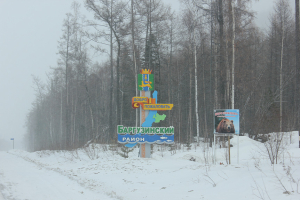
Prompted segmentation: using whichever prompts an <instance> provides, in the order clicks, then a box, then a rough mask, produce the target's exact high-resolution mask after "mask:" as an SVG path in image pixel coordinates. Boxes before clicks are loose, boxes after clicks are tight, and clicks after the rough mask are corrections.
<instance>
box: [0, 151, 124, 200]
mask: <svg viewBox="0 0 300 200" xmlns="http://www.w3.org/2000/svg"><path fill="white" fill-rule="evenodd" d="M1 159H2V161H4V162H2V163H3V164H2V163H1V166H0V170H1V171H2V172H3V173H2V178H1V179H2V180H1V183H2V184H3V187H4V191H3V195H4V197H6V198H9V199H14V200H18V199H22V200H23V199H30V200H34V199H38V200H40V199H45V200H46V199H49V200H50V199H51V200H52V199H57V200H59V199H62V200H66V199H72V200H73V199H74V200H75V199H95V200H96V199H101V200H103V199H123V198H122V197H119V196H117V195H116V193H115V192H113V191H111V192H106V191H104V192H103V193H99V192H98V191H93V190H91V189H89V188H88V187H87V184H86V183H85V181H81V180H77V179H76V178H74V177H73V176H72V175H69V174H67V172H65V171H64V170H61V169H59V168H50V167H47V166H46V165H45V164H42V163H40V162H38V161H35V160H33V159H30V158H28V157H26V156H24V155H18V154H13V153H9V152H7V153H6V152H1ZM24 161H25V162H24ZM97 189H99V188H97Z"/></svg>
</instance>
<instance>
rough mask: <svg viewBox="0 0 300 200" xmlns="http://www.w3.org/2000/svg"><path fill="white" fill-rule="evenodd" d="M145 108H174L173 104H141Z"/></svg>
mask: <svg viewBox="0 0 300 200" xmlns="http://www.w3.org/2000/svg"><path fill="white" fill-rule="evenodd" d="M141 105H142V107H143V109H144V110H172V108H173V106H174V105H173V104H141Z"/></svg>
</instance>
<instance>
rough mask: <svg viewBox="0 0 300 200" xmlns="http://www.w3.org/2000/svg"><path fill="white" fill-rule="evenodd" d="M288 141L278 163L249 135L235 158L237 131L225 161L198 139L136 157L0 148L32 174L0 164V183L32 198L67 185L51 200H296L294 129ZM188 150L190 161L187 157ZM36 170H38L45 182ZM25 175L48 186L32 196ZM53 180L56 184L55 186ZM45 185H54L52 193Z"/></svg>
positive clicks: (104, 149)
mask: <svg viewBox="0 0 300 200" xmlns="http://www.w3.org/2000/svg"><path fill="white" fill-rule="evenodd" d="M293 140H294V143H292V144H291V145H289V146H288V147H287V149H286V153H285V164H284V165H283V164H282V163H281V164H278V165H275V166H271V164H270V161H269V160H268V157H267V156H266V155H265V153H264V152H262V151H263V148H264V146H263V144H262V143H259V142H256V141H253V140H251V139H249V138H247V137H240V140H239V144H240V159H239V160H240V162H239V163H240V164H239V165H238V164H237V161H236V160H237V149H236V140H235V138H233V139H232V141H231V144H233V148H232V149H231V160H232V164H231V165H227V164H226V159H225V155H226V149H217V163H218V164H217V165H213V164H212V163H211V161H212V151H211V149H210V150H207V149H205V148H204V146H203V144H200V146H198V147H192V148H191V149H190V150H189V151H187V149H186V148H181V149H179V150H175V151H174V150H173V151H168V150H167V148H166V146H159V145H155V147H154V152H153V156H152V158H151V159H140V158H138V157H137V153H138V149H137V148H135V149H134V151H133V152H130V153H129V158H127V159H126V158H123V157H121V156H120V155H119V154H118V153H117V152H116V151H112V150H109V147H108V146H103V145H92V146H90V148H88V149H77V150H74V151H41V152H34V153H29V152H25V151H18V150H14V151H9V152H0V158H1V163H2V160H3V161H9V162H12V163H15V164H17V165H18V166H19V167H21V169H22V170H21V171H23V172H22V173H23V175H22V173H20V174H19V176H23V179H25V178H24V172H25V173H31V176H30V177H28V180H23V179H20V178H15V177H14V176H15V175H14V174H13V173H10V172H9V169H10V168H11V167H9V166H6V167H3V166H2V165H1V166H0V178H1V179H0V180H1V181H0V184H3V185H4V186H5V189H4V191H3V194H4V196H5V197H9V195H11V197H13V198H12V199H24V197H23V198H20V197H19V196H18V195H20V194H21V191H22V190H23V193H24V194H25V195H27V196H28V197H29V198H27V199H30V200H31V199H45V198H37V196H40V197H41V195H45V194H48V195H50V197H53V195H54V194H55V192H54V191H57V190H63V191H64V192H61V194H58V193H56V196H55V199H80V198H81V199H124V200H135V199H136V200H138V199H148V200H152V199H173V200H177V199H178V200H179V199H221V198H222V199H225V200H226V199H228V200H229V199H230V200H232V199H241V198H242V199H249V200H250V199H273V200H274V199H275V200H277V199H278V200H279V199H280V200H281V199H289V200H296V199H297V200H298V199H300V186H299V183H300V172H298V171H299V170H298V171H297V169H299V167H300V149H299V148H298V136H297V135H296V134H295V135H293ZM192 157H193V158H194V159H195V161H191V158H192ZM280 159H281V158H280ZM282 161H283V160H282V159H281V160H279V162H282ZM220 163H221V165H220ZM15 173H17V172H15ZM1 174H2V177H1ZM3 177H4V179H3V180H4V182H3V181H2V178H3ZM38 177H43V178H42V179H43V180H47V181H48V182H49V184H45V183H44V182H43V181H40V180H39V179H38ZM50 177H51V178H50ZM30 179H33V180H30ZM24 181H25V182H26V183H28V184H30V185H32V186H34V187H38V186H39V185H40V187H42V188H46V189H44V190H42V189H39V190H35V191H36V193H37V195H35V196H30V195H29V194H27V193H30V192H28V191H27V193H26V190H24V187H25V188H26V187H29V186H26V184H25V185H24V184H23V182H24ZM55 185H59V187H58V188H55ZM47 188H48V190H50V189H51V188H52V189H53V190H54V191H52V193H50V194H49V193H47V191H46V190H47ZM70 188H71V189H72V190H71V191H70ZM17 189H18V190H17ZM31 190H32V188H31V189H30V190H29V191H31ZM51 195H52V196H51ZM72 195H75V196H74V198H73V196H72ZM101 195H102V196H101ZM11 197H10V198H11ZM50 197H49V198H48V199H51V198H50ZM52 199H53V198H52Z"/></svg>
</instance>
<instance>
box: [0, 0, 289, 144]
mask: <svg viewBox="0 0 300 200" xmlns="http://www.w3.org/2000/svg"><path fill="white" fill-rule="evenodd" d="M288 1H289V2H290V5H291V6H292V11H293V12H294V2H295V1H294V0H288ZM72 2H73V0H0V94H1V98H0V106H1V107H0V108H1V109H0V139H4V140H6V141H8V142H9V141H10V138H15V141H16V142H18V141H20V140H21V139H22V137H23V135H24V133H25V132H26V129H25V119H26V115H27V113H28V112H29V110H30V108H31V104H32V102H33V101H34V99H35V97H34V90H33V82H32V75H35V76H38V77H40V78H41V79H42V80H43V81H46V73H47V72H49V71H50V66H52V67H55V66H56V62H57V58H58V57H57V54H56V53H57V41H58V40H59V38H60V37H61V35H62V32H61V29H62V21H63V19H64V18H65V14H66V13H67V12H70V11H71V9H70V6H71V3H72ZM78 2H79V3H80V4H82V5H83V3H82V2H83V1H82V0H78ZM163 2H165V3H166V4H168V5H172V7H173V9H174V10H176V11H179V10H180V4H179V1H178V0H163ZM274 2H275V0H260V1H259V2H254V3H252V6H253V10H255V11H256V12H257V19H256V22H257V23H258V25H259V26H260V27H267V26H268V17H269V15H270V12H272V10H273V6H274V5H273V3H274ZM82 7H83V6H82ZM85 14H86V13H85ZM88 17H89V16H88Z"/></svg>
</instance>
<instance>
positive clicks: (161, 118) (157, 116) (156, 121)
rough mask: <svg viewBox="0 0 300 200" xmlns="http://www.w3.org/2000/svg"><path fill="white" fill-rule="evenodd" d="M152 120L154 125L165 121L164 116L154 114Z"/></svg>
mask: <svg viewBox="0 0 300 200" xmlns="http://www.w3.org/2000/svg"><path fill="white" fill-rule="evenodd" d="M153 118H154V119H155V123H159V122H160V121H163V120H165V119H166V115H165V114H163V115H160V114H158V113H156V115H154V116H153Z"/></svg>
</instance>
